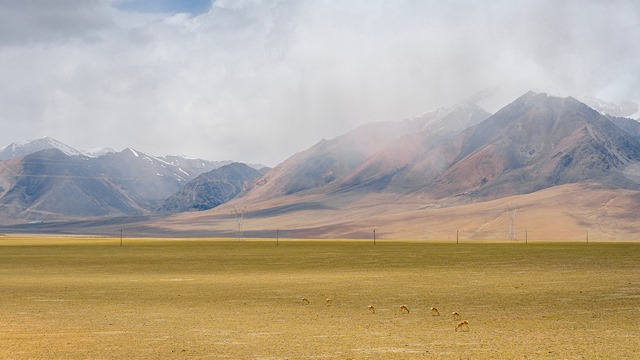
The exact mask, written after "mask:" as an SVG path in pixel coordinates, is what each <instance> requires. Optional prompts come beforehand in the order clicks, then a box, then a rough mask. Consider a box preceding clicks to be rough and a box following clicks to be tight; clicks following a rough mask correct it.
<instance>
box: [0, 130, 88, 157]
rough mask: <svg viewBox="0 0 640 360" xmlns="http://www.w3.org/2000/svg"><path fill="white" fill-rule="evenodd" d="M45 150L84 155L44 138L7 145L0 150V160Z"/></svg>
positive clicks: (49, 138)
mask: <svg viewBox="0 0 640 360" xmlns="http://www.w3.org/2000/svg"><path fill="white" fill-rule="evenodd" d="M46 149H58V150H60V151H62V152H63V153H65V154H67V155H69V156H79V155H84V154H83V153H82V152H81V151H79V150H77V149H74V148H72V147H71V146H68V145H66V144H63V143H61V142H60V141H58V140H56V139H53V138H51V137H48V136H46V137H42V138H39V139H35V140H28V141H18V142H14V143H11V144H9V145H7V146H6V147H5V148H4V149H2V150H0V160H7V159H13V158H17V157H21V156H25V155H28V154H31V153H34V152H36V151H41V150H46Z"/></svg>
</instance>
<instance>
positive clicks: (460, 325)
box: [456, 320, 469, 331]
mask: <svg viewBox="0 0 640 360" xmlns="http://www.w3.org/2000/svg"><path fill="white" fill-rule="evenodd" d="M462 327H465V328H466V329H467V331H469V322H468V321H467V320H462V321H461V322H460V323H459V324H458V326H456V331H458V329H460V331H462Z"/></svg>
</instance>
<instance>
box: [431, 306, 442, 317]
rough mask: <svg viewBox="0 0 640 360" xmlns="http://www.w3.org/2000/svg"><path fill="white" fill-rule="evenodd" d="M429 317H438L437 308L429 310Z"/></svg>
mask: <svg viewBox="0 0 640 360" xmlns="http://www.w3.org/2000/svg"><path fill="white" fill-rule="evenodd" d="M431 316H440V311H438V309H437V308H434V307H432V308H431Z"/></svg>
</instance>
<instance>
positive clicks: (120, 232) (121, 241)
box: [120, 229, 122, 247]
mask: <svg viewBox="0 0 640 360" xmlns="http://www.w3.org/2000/svg"><path fill="white" fill-rule="evenodd" d="M120 247H122V229H120Z"/></svg>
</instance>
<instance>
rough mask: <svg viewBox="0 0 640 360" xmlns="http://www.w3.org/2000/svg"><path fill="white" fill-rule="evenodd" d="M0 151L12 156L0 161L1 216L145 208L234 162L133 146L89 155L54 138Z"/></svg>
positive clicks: (72, 215)
mask: <svg viewBox="0 0 640 360" xmlns="http://www.w3.org/2000/svg"><path fill="white" fill-rule="evenodd" d="M30 151H35V152H32V153H29V152H30ZM25 153H28V154H26V155H25ZM0 154H2V156H3V157H5V158H8V160H4V161H0V209H1V210H2V213H1V217H0V220H2V219H3V218H4V219H7V220H10V219H13V220H17V219H25V220H36V221H40V220H43V219H44V220H64V219H72V218H84V217H92V216H122V215H137V214H144V213H147V212H150V211H153V210H155V209H157V208H158V207H159V206H161V205H162V203H164V201H165V200H166V199H167V198H168V197H170V196H171V195H173V194H174V193H176V192H177V191H178V190H179V189H180V188H181V187H182V186H184V185H186V184H187V183H188V182H189V181H191V180H193V179H195V178H196V177H197V176H199V175H200V174H202V173H204V172H207V171H210V170H213V169H215V168H218V167H220V166H223V165H226V164H228V163H230V162H229V161H207V160H203V159H194V158H189V157H185V156H177V155H173V156H163V157H155V156H152V155H149V154H146V153H143V152H140V151H137V150H134V149H131V148H127V149H125V150H123V151H120V152H115V151H105V152H99V154H97V153H96V154H94V155H91V156H89V155H86V154H85V153H84V152H81V151H78V150H75V149H73V148H71V147H69V146H67V145H65V144H63V143H61V142H59V141H56V140H54V139H51V138H42V139H37V140H34V141H29V142H22V143H14V144H12V145H10V146H7V147H5V149H3V150H2V152H0ZM255 171H256V172H257V170H255Z"/></svg>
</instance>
